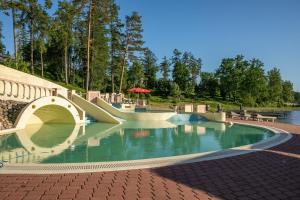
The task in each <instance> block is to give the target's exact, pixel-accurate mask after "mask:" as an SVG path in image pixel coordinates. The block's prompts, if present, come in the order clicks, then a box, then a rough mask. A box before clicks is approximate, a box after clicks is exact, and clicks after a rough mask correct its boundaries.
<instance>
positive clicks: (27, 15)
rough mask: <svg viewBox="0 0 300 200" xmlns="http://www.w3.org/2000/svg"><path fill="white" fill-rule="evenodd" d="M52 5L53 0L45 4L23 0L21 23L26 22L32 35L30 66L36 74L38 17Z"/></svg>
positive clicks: (48, 0)
mask: <svg viewBox="0 0 300 200" xmlns="http://www.w3.org/2000/svg"><path fill="white" fill-rule="evenodd" d="M50 7H51V1H50V0H46V1H45V3H44V6H43V5H41V4H39V2H38V0H23V1H22V6H21V8H20V10H21V17H20V23H26V24H27V25H28V28H29V35H30V66H31V73H32V74H34V42H35V38H34V37H35V34H36V32H37V30H38V23H39V22H38V19H39V18H41V17H43V15H44V14H45V12H44V9H49V8H50Z"/></svg>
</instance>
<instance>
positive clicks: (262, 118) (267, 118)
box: [254, 114, 277, 122]
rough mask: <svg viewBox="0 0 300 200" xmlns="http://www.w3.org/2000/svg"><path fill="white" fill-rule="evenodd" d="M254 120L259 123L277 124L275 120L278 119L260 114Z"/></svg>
mask: <svg viewBox="0 0 300 200" xmlns="http://www.w3.org/2000/svg"><path fill="white" fill-rule="evenodd" d="M254 119H256V120H257V121H264V120H266V121H269V120H270V121H272V122H275V120H276V119H277V117H273V116H263V115H260V114H257V115H256V116H255V117H254Z"/></svg>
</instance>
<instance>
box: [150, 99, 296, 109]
mask: <svg viewBox="0 0 300 200" xmlns="http://www.w3.org/2000/svg"><path fill="white" fill-rule="evenodd" d="M149 101H150V106H151V107H154V108H161V109H166V108H172V107H173V105H174V104H177V105H178V106H180V105H184V104H187V103H192V104H208V105H209V106H210V110H211V111H216V110H217V106H218V104H220V105H221V108H222V110H224V111H231V110H239V109H240V105H239V104H237V103H232V102H226V101H217V100H210V99H199V98H195V99H189V98H183V99H180V100H179V101H177V103H176V100H175V99H174V98H172V97H168V98H163V97H159V96H151V97H150V99H149ZM243 108H244V109H245V110H248V111H255V112H283V111H292V110H299V109H300V108H299V107H291V106H285V107H276V106H268V107H243Z"/></svg>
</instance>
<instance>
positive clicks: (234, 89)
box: [216, 55, 248, 101]
mask: <svg viewBox="0 0 300 200" xmlns="http://www.w3.org/2000/svg"><path fill="white" fill-rule="evenodd" d="M247 65H248V62H247V61H246V60H244V57H243V56H242V55H237V56H236V57H235V58H224V59H223V60H222V62H221V65H220V67H219V68H218V69H217V72H216V74H217V77H218V78H219V80H220V90H221V96H222V97H223V99H224V100H225V99H227V98H229V99H230V98H233V101H237V100H238V99H239V95H240V86H241V80H242V79H243V76H244V74H245V73H244V72H245V69H246V68H247Z"/></svg>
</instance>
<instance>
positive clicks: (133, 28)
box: [119, 12, 144, 93]
mask: <svg viewBox="0 0 300 200" xmlns="http://www.w3.org/2000/svg"><path fill="white" fill-rule="evenodd" d="M142 32H143V28H142V21H141V16H140V15H139V14H138V12H133V13H132V15H131V16H126V30H125V37H124V40H123V46H124V50H123V55H122V57H123V62H122V63H121V64H122V66H121V68H122V71H121V80H120V88H119V93H121V91H122V84H123V77H124V71H125V65H126V62H127V57H128V59H129V61H130V62H136V61H137V60H138V56H137V53H140V52H142V51H143V50H144V49H143V47H142V46H143V44H144V41H143V35H142Z"/></svg>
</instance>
